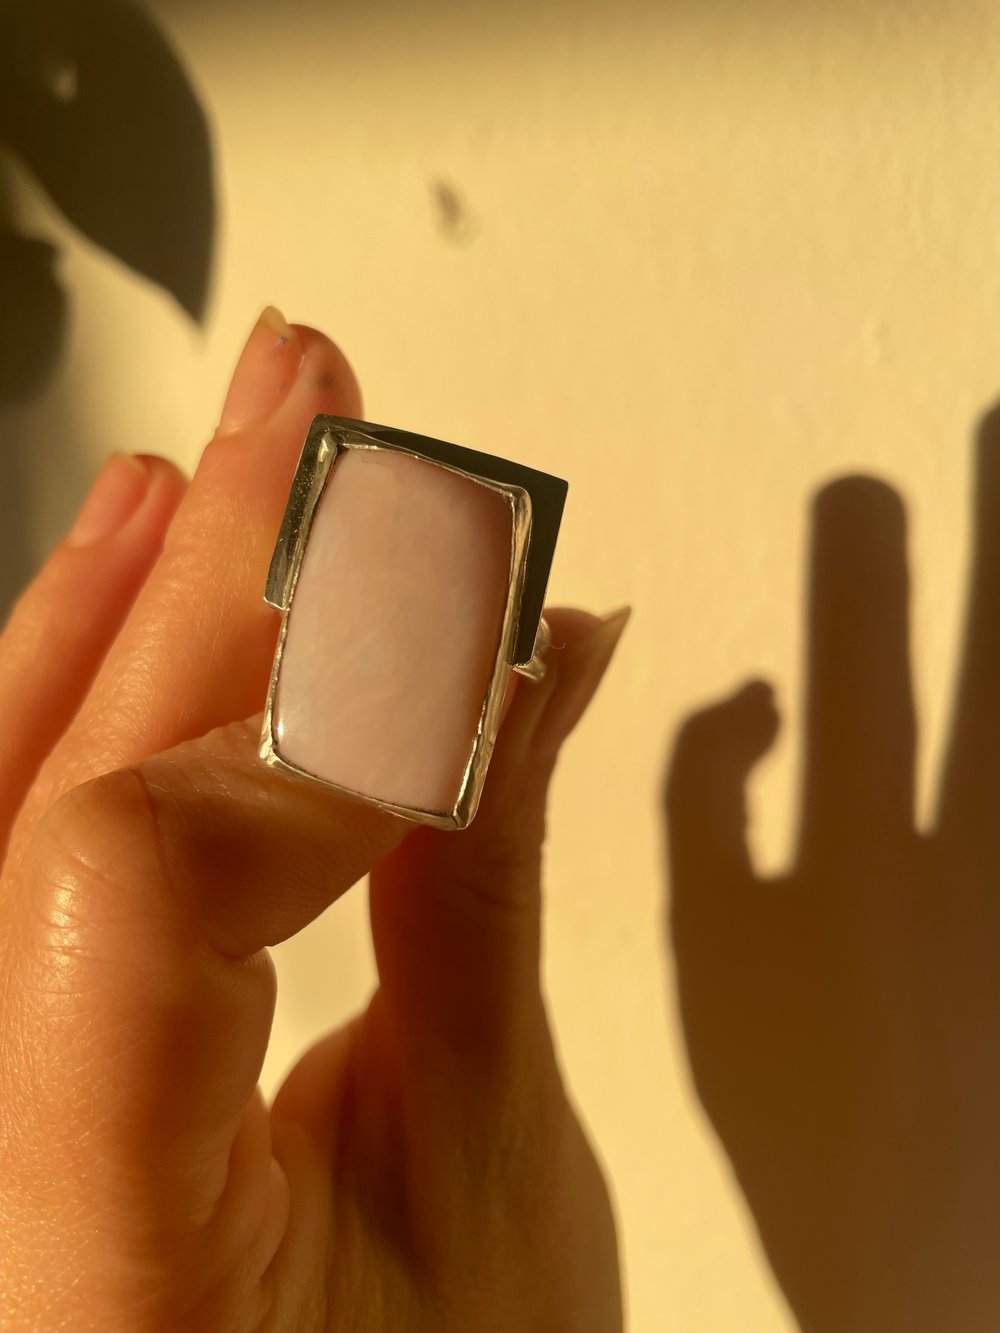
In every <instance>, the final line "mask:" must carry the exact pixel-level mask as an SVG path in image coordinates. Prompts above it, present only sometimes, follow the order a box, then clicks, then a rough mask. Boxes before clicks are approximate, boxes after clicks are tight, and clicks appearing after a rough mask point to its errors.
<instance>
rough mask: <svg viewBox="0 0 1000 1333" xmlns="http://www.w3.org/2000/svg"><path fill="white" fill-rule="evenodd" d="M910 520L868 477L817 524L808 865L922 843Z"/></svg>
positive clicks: (825, 502)
mask: <svg viewBox="0 0 1000 1333" xmlns="http://www.w3.org/2000/svg"><path fill="white" fill-rule="evenodd" d="M905 540H906V536H905V517H904V512H903V507H902V503H901V501H900V499H899V497H898V496H897V495H896V493H895V492H894V491H892V490H891V489H890V488H889V487H888V486H885V485H884V484H882V483H881V482H878V481H875V480H874V479H872V478H869V477H848V478H846V479H844V480H843V481H838V482H835V483H834V484H832V485H830V486H827V487H826V488H825V489H824V490H822V491H821V492H820V493H819V495H818V496H817V499H816V505H815V511H814V516H813V547H812V561H811V570H810V591H809V597H810V605H809V631H808V632H809V642H808V649H807V651H808V681H807V691H808V693H807V702H806V742H805V745H806V755H805V777H804V783H803V806H802V816H801V826H800V834H799V857H800V861H802V862H803V863H806V862H807V863H809V864H823V865H829V864H830V863H831V862H832V861H834V860H842V859H851V857H852V856H853V855H855V854H857V853H859V852H864V854H865V855H866V857H868V858H869V859H870V857H871V856H872V854H877V852H878V850H879V848H887V849H893V848H895V847H898V845H899V842H900V840H901V839H903V838H905V837H906V836H907V835H908V834H910V833H911V832H912V828H913V800H914V795H913V793H914V781H915V775H914V749H915V722H914V709H913V692H912V685H911V681H910V664H909V585H908V576H907V568H906V549H905Z"/></svg>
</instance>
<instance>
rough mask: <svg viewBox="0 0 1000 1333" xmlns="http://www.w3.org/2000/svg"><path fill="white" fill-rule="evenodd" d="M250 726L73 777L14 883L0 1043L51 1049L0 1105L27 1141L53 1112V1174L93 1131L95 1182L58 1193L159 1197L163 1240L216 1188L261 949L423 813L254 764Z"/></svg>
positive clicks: (269, 983)
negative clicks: (75, 783)
mask: <svg viewBox="0 0 1000 1333" xmlns="http://www.w3.org/2000/svg"><path fill="white" fill-rule="evenodd" d="M259 734H260V720H259V718H256V719H253V720H251V721H250V722H244V723H239V724H231V725H230V726H228V727H224V728H220V729H218V730H216V731H215V732H213V733H211V734H210V735H208V736H206V737H204V738H202V739H199V740H197V741H193V742H186V743H184V744H182V745H180V746H178V747H176V748H175V749H174V750H173V751H171V752H168V753H165V754H163V755H159V756H156V757H155V758H152V759H149V760H144V761H140V762H139V763H137V764H136V765H134V766H132V767H130V768H127V769H123V770H119V771H115V772H113V773H110V774H105V775H102V776H100V777H98V778H96V779H93V780H92V781H90V782H88V783H85V784H83V785H82V786H80V787H77V788H74V789H73V790H72V791H70V792H69V793H67V794H66V795H65V796H63V797H62V798H61V799H60V800H59V801H58V802H57V803H56V804H55V805H54V806H53V807H52V808H51V809H50V810H49V811H48V812H47V813H46V815H45V817H44V818H43V819H42V820H41V821H40V823H39V824H38V825H37V826H36V828H35V830H34V833H33V836H32V838H31V840H30V842H29V843H28V845H27V849H26V853H25V858H24V863H23V864H24V872H25V873H24V874H23V875H21V876H19V877H18V879H17V881H16V882H15V884H14V885H13V887H12V893H13V900H12V902H11V904H10V906H11V915H10V920H11V921H12V922H13V923H14V927H15V930H16V940H15V941H12V943H16V948H11V949H9V950H8V952H7V956H6V958H5V959H4V960H3V961H4V964H5V966H6V968H7V969H8V973H7V975H6V977H4V978H2V981H3V983H4V984H5V994H8V995H10V996H16V997H17V998H16V1004H13V1005H11V1006H8V1007H7V1008H6V1009H5V1010H3V1011H0V1025H3V1027H4V1031H3V1034H2V1044H3V1047H4V1049H6V1050H9V1051H16V1050H22V1049H25V1048H26V1043H27V1042H29V1041H30V1044H31V1047H32V1048H33V1049H38V1050H44V1052H45V1056H44V1059H42V1060H38V1061H30V1062H28V1063H30V1066H31V1067H30V1069H29V1068H27V1067H24V1068H22V1069H21V1070H20V1072H19V1076H18V1078H17V1079H15V1080H11V1078H10V1076H9V1074H10V1071H9V1070H8V1071H7V1072H6V1073H4V1071H2V1070H0V1076H2V1077H0V1081H2V1083H3V1086H2V1088H0V1100H2V1101H3V1104H4V1107H5V1114H7V1112H8V1111H9V1114H10V1116H12V1117H13V1118H14V1120H15V1121H17V1122H18V1123H23V1124H24V1125H25V1126H26V1127H29V1128H26V1129H25V1132H24V1133H23V1134H22V1135H21V1139H22V1140H23V1142H24V1143H25V1144H28V1145H30V1142H31V1138H32V1135H31V1131H30V1126H32V1125H35V1124H38V1123H46V1124H49V1123H51V1124H53V1125H56V1126H57V1129H55V1130H53V1131H52V1132H51V1134H49V1135H48V1138H47V1140H46V1141H47V1142H49V1141H52V1142H53V1147H52V1151H51V1154H49V1156H48V1157H47V1158H46V1160H45V1161H41V1160H40V1161H39V1162H38V1163H37V1164H36V1166H35V1167H34V1168H30V1169H37V1170H38V1171H39V1172H42V1173H47V1175H46V1178H47V1179H50V1180H51V1179H59V1180H62V1179H63V1176H64V1175H65V1174H68V1173H69V1167H68V1166H66V1164H65V1163H64V1162H63V1156H65V1157H67V1158H72V1159H73V1160H77V1157H78V1154H79V1151H80V1149H79V1145H80V1144H81V1143H85V1145H86V1160H87V1162H88V1163H89V1166H88V1169H87V1171H86V1172H85V1173H84V1174H83V1176H82V1177H81V1178H80V1180H79V1181H77V1182H76V1184H78V1185H79V1189H80V1190H81V1191H89V1193H88V1194H87V1198H86V1199H83V1198H82V1196H81V1197H76V1196H74V1194H73V1189H74V1188H75V1185H74V1184H69V1185H67V1189H66V1197H67V1200H68V1205H67V1206H73V1204H74V1200H75V1202H76V1203H77V1204H79V1206H80V1207H81V1208H83V1209H84V1210H85V1213H86V1214H90V1213H92V1211H93V1209H94V1208H98V1209H99V1210H100V1212H101V1215H102V1216H104V1215H105V1214H106V1212H107V1211H108V1210H112V1209H115V1208H122V1209H124V1210H125V1212H126V1214H127V1212H128V1208H129V1207H130V1206H138V1205H139V1204H141V1202H142V1201H143V1200H144V1199H146V1200H149V1199H155V1200H157V1208H158V1215H157V1217H156V1218H155V1219H153V1220H151V1223H150V1226H151V1228H152V1230H153V1232H154V1233H155V1234H156V1235H157V1236H159V1237H160V1238H161V1239H162V1238H164V1237H167V1238H169V1233H170V1229H171V1227H176V1228H177V1230H178V1231H179V1232H180V1231H183V1229H184V1226H185V1225H187V1226H188V1228H190V1225H191V1223H192V1220H197V1221H198V1222H199V1223H201V1222H203V1221H204V1220H205V1219H206V1218H207V1217H209V1216H211V1215H212V1214H213V1212H214V1210H215V1208H216V1205H217V1204H218V1202H219V1200H220V1198H221V1192H222V1190H223V1187H224V1185H225V1183H226V1179H227V1173H228V1172H229V1171H230V1167H231V1163H230V1154H231V1150H232V1147H233V1143H234V1137H235V1136H236V1135H237V1133H238V1132H239V1131H240V1127H241V1125H242V1124H243V1117H244V1115H245V1114H246V1107H247V1103H248V1101H249V1099H250V1098H251V1097H252V1095H253V1092H254V1088H255V1086H256V1084H257V1080H258V1078H259V1075H260V1070H261V1067H262V1064H263V1060H264V1054H265V1051H266V1047H267V1041H268V1037H269V1033H270V1026H271V1020H272V1016H273V1008H274V999H275V985H274V969H273V966H272V964H271V961H270V957H269V955H268V954H267V952H266V950H265V949H264V946H265V945H268V944H274V943H277V942H278V941H280V940H282V939H284V938H286V937H287V936H288V935H290V934H292V933H294V932H295V931H297V930H299V929H301V927H302V926H304V925H305V924H306V923H307V922H308V921H310V920H312V919H313V918H314V917H315V916H316V915H318V914H319V912H321V911H322V910H323V909H324V908H325V907H326V906H328V905H329V904H330V903H331V902H332V901H333V900H334V899H335V898H337V897H338V896H339V895H340V894H341V893H343V892H344V891H345V890H346V889H347V888H349V887H350V885H351V884H353V883H354V882H355V881H356V880H357V879H358V878H359V877H360V876H361V875H363V874H364V873H366V872H367V871H368V870H369V869H370V867H371V865H372V864H373V862H375V861H376V860H378V859H379V857H381V856H383V855H384V854H385V853H386V852H387V851H388V850H390V849H391V848H392V847H394V846H395V845H396V843H397V842H398V841H399V839H400V838H401V837H403V835H404V834H405V833H406V832H408V831H409V829H410V828H411V827H412V825H410V824H409V823H407V822H406V821H404V820H402V819H398V818H396V817H394V816H392V815H387V814H383V813H381V812H379V811H378V810H375V809H372V808H371V807H368V806H365V805H362V804H359V803H356V802H350V801H348V800H346V799H342V798H339V797H338V796H336V795H335V794H332V793H330V792H327V791H324V790H323V789H321V788H319V787H317V786H315V785H313V784H310V783H308V782H303V781H299V780H297V779H294V778H289V777H287V776H286V775H284V774H281V773H279V772H277V771H276V770H274V769H269V768H267V767H266V766H264V765H262V764H261V763H260V762H259V760H258V758H257V741H258V737H259ZM112 1057H113V1058H112ZM109 1058H112V1064H109ZM112 1065H113V1073H112ZM95 1108H98V1109H97V1110H95ZM98 1110H99V1113H98ZM10 1123H13V1121H11V1122H10ZM152 1145H155V1151H153V1150H152ZM15 1151H16V1153H17V1154H19V1155H23V1154H22V1153H21V1148H20V1147H16V1149H15ZM3 1153H4V1136H3V1130H2V1125H0V1158H3ZM74 1154H76V1155H77V1156H74ZM3 1160H5V1161H6V1159H5V1158H3ZM105 1165H106V1167H107V1172H108V1173H109V1174H108V1179H104V1167H105ZM29 1167H30V1164H29ZM29 1167H25V1164H24V1162H23V1161H22V1162H20V1164H19V1166H18V1172H19V1176H20V1177H23V1175H24V1173H25V1171H26V1170H29ZM29 1174H30V1171H29ZM79 1174H80V1173H79V1171H77V1175H79ZM94 1191H97V1194H96V1195H95V1193H94ZM98 1196H99V1197H98ZM130 1200H131V1201H132V1202H131V1204H130V1203H129V1201H130ZM136 1201H138V1203H136ZM80 1215H84V1214H83V1213H81V1214H80ZM112 1230H113V1228H112Z"/></svg>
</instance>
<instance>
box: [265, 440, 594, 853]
mask: <svg viewBox="0 0 1000 1333" xmlns="http://www.w3.org/2000/svg"><path fill="white" fill-rule="evenodd" d="M567 490H568V487H567V484H566V482H565V481H563V480H561V479H560V478H558V477H553V476H550V475H549V474H548V473H546V472H539V471H537V470H535V469H534V468H529V467H525V466H523V465H521V464H519V463H513V462H511V461H509V460H508V459H504V458H498V457H495V456H493V455H491V454H484V453H479V452H478V451H476V450H474V449H467V448H464V447H463V446H461V445H457V444H449V443H446V442H445V441H443V440H435V439H431V438H429V437H427V436H423V435H413V434H411V433H409V432H408V431H402V430H397V429H394V428H392V427H388V426H379V425H374V424H372V423H371V422H366V421H354V420H351V419H350V418H347V417H334V416H327V415H321V416H317V417H315V418H314V419H313V422H312V424H311V426H310V428H309V433H308V435H307V436H306V440H305V444H304V445H303V448H302V453H301V455H300V457H299V461H298V465H297V467H296V469H295V476H294V478H293V480H292V486H291V490H290V492H289V496H288V503H287V505H286V508H285V515H284V518H283V520H282V523H281V527H280V530H279V532H278V538H277V542H276V544H275V548H274V554H273V556H272V558H271V565H270V569H269V571H268V576H267V585H266V589H265V592H264V598H265V600H266V601H267V602H268V603H269V604H270V605H271V606H273V607H275V609H276V610H278V611H280V612H281V613H282V620H281V628H280V632H279V635H278V643H277V648H276V650H275V655H274V665H273V667H272V671H271V682H270V687H269V689H268V695H267V704H266V707H265V710H264V727H263V732H262V736H261V743H260V757H261V759H262V760H263V761H264V762H265V763H266V764H268V765H270V766H272V767H275V768H278V769H281V770H283V771H285V772H287V773H290V774H294V775H295V776H297V777H301V778H306V779H308V780H309V781H311V782H317V783H320V784H322V785H323V786H324V787H328V788H330V789H332V790H334V791H337V792H339V793H340V794H342V795H345V796H349V797H352V798H354V799H356V800H360V801H364V802H366V803H368V804H371V805H375V806H378V807H379V808H380V809H383V810H387V811H390V812H391V813H393V814H397V815H401V816H403V817H404V818H407V819H411V820H414V821H416V822H419V823H423V824H430V825H432V826H434V827H437V828H448V829H461V828H466V827H467V826H468V825H469V824H470V823H471V822H472V819H473V818H474V816H475V813H476V809H477V807H478V805H479V799H480V796H481V795H482V790H483V783H484V781H485V778H486V771H487V768H488V766H489V762H490V757H491V755H492V753H493V747H494V745H495V743H496V737H497V731H498V730H499V726H500V718H501V715H502V709H503V703H504V697H505V695H506V692H507V688H508V685H509V683H510V674H511V672H512V671H515V672H517V673H519V674H520V675H523V676H526V677H527V678H528V679H529V680H532V681H538V680H541V678H542V677H543V675H544V673H545V654H546V652H547V650H548V647H549V644H550V642H551V635H550V633H549V627H548V625H547V624H546V622H545V620H544V618H543V616H542V606H543V604H544V600H545V588H546V584H547V582H548V576H549V569H550V567H551V564H552V556H553V553H554V551H555V544H556V538H557V536H558V532H559V525H560V522H561V519H562V511H563V506H564V504H565V500H566V492H567Z"/></svg>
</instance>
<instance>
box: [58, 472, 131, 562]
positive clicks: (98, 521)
mask: <svg viewBox="0 0 1000 1333" xmlns="http://www.w3.org/2000/svg"><path fill="white" fill-rule="evenodd" d="M149 483H150V471H149V468H148V467H147V466H146V464H145V463H144V462H143V461H142V459H141V458H135V457H133V456H132V455H131V454H118V453H116V454H112V455H111V457H110V458H109V459H108V461H107V462H106V463H105V464H104V467H103V468H102V469H101V473H100V475H99V476H98V478H97V480H96V481H95V482H94V485H93V488H92V489H91V492H90V494H89V495H88V496H87V498H86V500H84V502H83V507H82V509H81V510H80V512H79V514H77V517H76V522H75V523H74V524H73V526H72V528H70V530H69V532H68V533H67V536H66V545H67V546H93V545H94V544H95V542H99V541H103V540H104V539H105V538H106V537H113V536H114V534H115V533H116V532H119V531H120V530H121V529H122V528H123V527H124V526H125V524H126V523H127V522H128V520H129V519H130V518H131V517H132V515H133V514H134V513H135V511H136V510H137V509H138V508H139V506H140V504H142V501H143V500H144V499H145V496H146V492H147V491H148V490H149Z"/></svg>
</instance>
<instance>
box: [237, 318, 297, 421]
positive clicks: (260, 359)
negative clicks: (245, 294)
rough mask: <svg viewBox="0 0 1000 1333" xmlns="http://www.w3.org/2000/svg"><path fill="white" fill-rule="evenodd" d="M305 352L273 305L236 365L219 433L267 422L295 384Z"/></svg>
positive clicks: (258, 321)
mask: <svg viewBox="0 0 1000 1333" xmlns="http://www.w3.org/2000/svg"><path fill="white" fill-rule="evenodd" d="M302 352H303V349H302V342H301V339H300V338H299V336H298V334H297V333H296V332H295V330H294V329H293V328H292V327H291V325H290V324H288V322H287V321H286V319H285V317H284V315H283V314H282V313H281V311H280V310H276V309H275V308H274V306H270V305H269V306H268V307H267V309H266V310H264V312H263V313H262V314H261V316H260V318H259V319H258V320H257V323H256V324H255V325H254V326H253V330H252V332H251V334H250V337H249V338H248V339H247V342H246V346H245V347H244V348H243V352H242V354H241V356H240V359H239V361H238V362H237V364H236V370H235V371H234V372H233V379H232V383H231V384H230V386H229V392H228V394H227V395H226V401H225V405H224V406H223V409H222V416H221V417H220V418H219V429H218V434H220V435H228V434H230V433H231V432H232V431H237V430H242V429H243V428H244V427H246V426H257V425H260V424H261V423H262V422H264V421H267V419H268V418H269V417H270V416H271V415H272V413H274V412H275V411H276V409H277V408H278V407H279V406H280V404H281V403H282V402H283V401H284V399H285V398H286V396H287V394H288V391H289V389H291V387H292V385H293V384H294V383H295V378H296V376H297V375H298V373H299V367H300V366H301V364H302Z"/></svg>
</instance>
